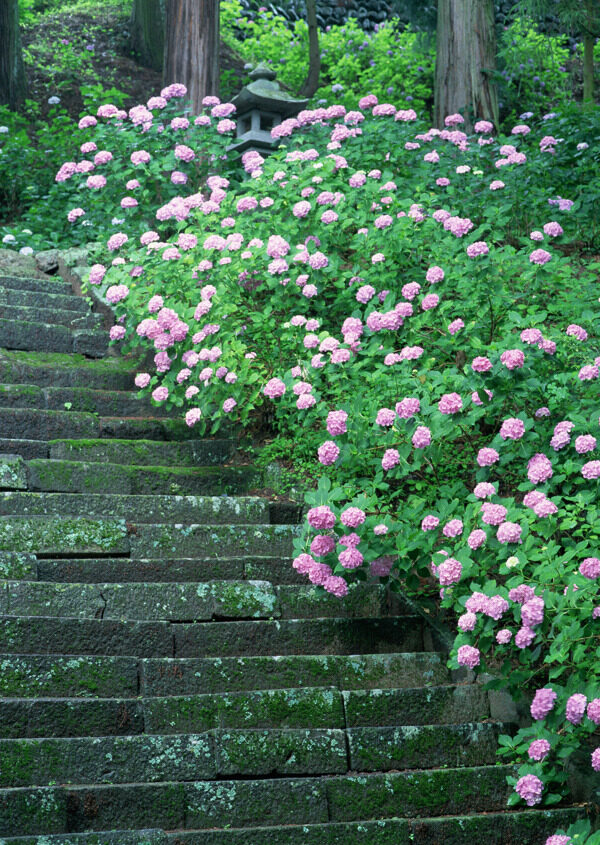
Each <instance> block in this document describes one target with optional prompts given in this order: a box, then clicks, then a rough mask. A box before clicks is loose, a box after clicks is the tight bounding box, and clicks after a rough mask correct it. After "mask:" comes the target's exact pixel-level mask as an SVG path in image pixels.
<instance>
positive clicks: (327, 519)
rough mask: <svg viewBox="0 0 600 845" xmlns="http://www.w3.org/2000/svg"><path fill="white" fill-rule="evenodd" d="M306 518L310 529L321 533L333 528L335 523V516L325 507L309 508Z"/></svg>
mask: <svg viewBox="0 0 600 845" xmlns="http://www.w3.org/2000/svg"><path fill="white" fill-rule="evenodd" d="M306 518H307V520H308V524H309V525H310V526H312V528H317V529H319V530H321V531H322V530H324V529H325V530H329V529H331V528H333V526H334V525H335V522H336V517H335V514H334V513H333V511H332V510H331V508H330V507H328V506H327V505H319V506H318V507H316V508H311V509H310V510H309V511H308V513H307V515H306Z"/></svg>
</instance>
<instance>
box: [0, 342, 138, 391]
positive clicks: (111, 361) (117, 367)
mask: <svg viewBox="0 0 600 845" xmlns="http://www.w3.org/2000/svg"><path fill="white" fill-rule="evenodd" d="M135 366H136V365H135V362H132V361H130V360H127V359H126V358H100V359H95V360H93V361H92V360H90V359H89V358H85V357H84V356H83V355H74V354H62V353H59V352H54V353H49V352H45V353H44V352H24V351H18V350H12V351H7V350H0V382H2V383H3V384H37V385H38V386H40V387H88V388H95V389H98V390H133V389H134V378H135V373H136V370H135Z"/></svg>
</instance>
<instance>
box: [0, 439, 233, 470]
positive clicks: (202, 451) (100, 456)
mask: <svg viewBox="0 0 600 845" xmlns="http://www.w3.org/2000/svg"><path fill="white" fill-rule="evenodd" d="M1 443H2V441H0V448H1ZM234 449H235V442H234V441H233V440H224V439H215V440H209V439H207V440H188V441H187V442H179V443H165V442H155V441H152V440H135V441H133V442H132V441H131V440H100V439H98V440H53V441H52V442H51V443H50V444H49V455H48V457H50V458H54V459H56V460H63V461H89V462H101V463H107V464H133V465H135V466H146V465H150V466H213V465H217V464H223V463H225V461H227V460H228V459H229V458H230V457H231V455H232V454H233V451H234Z"/></svg>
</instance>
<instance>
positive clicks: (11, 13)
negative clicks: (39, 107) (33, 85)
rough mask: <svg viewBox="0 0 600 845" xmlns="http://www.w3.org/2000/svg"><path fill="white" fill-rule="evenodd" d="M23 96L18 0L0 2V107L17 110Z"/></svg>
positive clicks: (23, 77) (23, 70)
mask: <svg viewBox="0 0 600 845" xmlns="http://www.w3.org/2000/svg"><path fill="white" fill-rule="evenodd" d="M25 94H26V85H25V68H24V67H23V52H22V49H21V33H20V31H19V0H0V105H3V106H6V105H7V106H8V107H9V108H11V109H17V108H18V107H19V106H20V105H21V103H22V102H23V100H24V99H25Z"/></svg>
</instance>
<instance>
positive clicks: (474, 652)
mask: <svg viewBox="0 0 600 845" xmlns="http://www.w3.org/2000/svg"><path fill="white" fill-rule="evenodd" d="M456 660H457V662H458V665H459V666H466V667H467V668H468V669H474V668H475V667H476V666H479V662H480V660H481V654H480V652H479V649H478V648H475V646H472V645H461V647H460V648H459V649H458V652H457V654H456Z"/></svg>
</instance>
